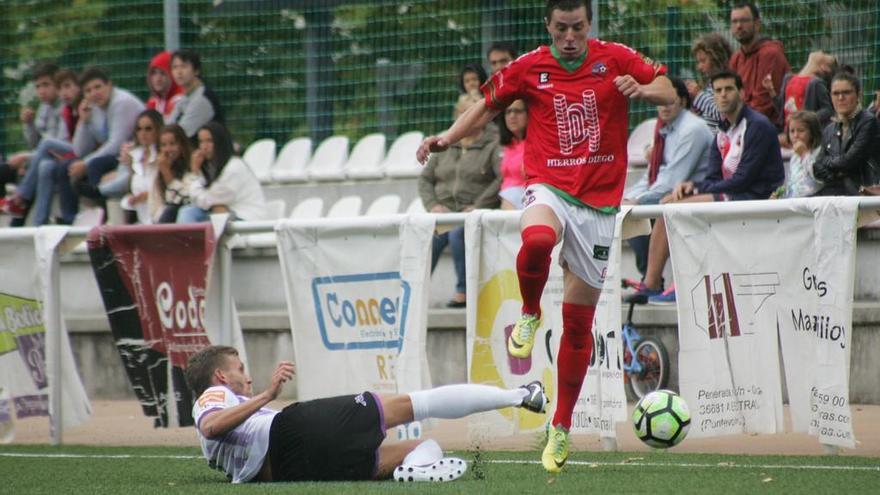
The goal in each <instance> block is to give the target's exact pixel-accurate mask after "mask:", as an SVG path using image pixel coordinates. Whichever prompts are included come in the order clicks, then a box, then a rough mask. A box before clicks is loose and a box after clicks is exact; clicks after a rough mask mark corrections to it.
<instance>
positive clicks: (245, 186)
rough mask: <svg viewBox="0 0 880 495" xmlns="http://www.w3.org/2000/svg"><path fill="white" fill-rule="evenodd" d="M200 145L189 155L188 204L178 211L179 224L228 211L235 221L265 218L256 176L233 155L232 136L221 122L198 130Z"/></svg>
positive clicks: (261, 193)
mask: <svg viewBox="0 0 880 495" xmlns="http://www.w3.org/2000/svg"><path fill="white" fill-rule="evenodd" d="M198 137H199V147H198V149H197V150H195V151H194V152H193V154H192V159H191V160H190V170H191V172H192V174H193V176H195V180H193V181H192V182H191V183H190V189H189V198H190V203H191V204H190V205H188V206H184V207H183V208H181V209H180V212H179V213H178V214H177V222H178V223H195V222H205V221H207V220H208V218H209V217H208V215H209V214H211V213H229V214H231V215H232V216H233V218H235V219H237V220H248V221H252V220H265V219H267V218H268V214H267V212H266V200H265V198H264V197H263V190H262V188H261V187H260V181H259V180H258V179H257V176H256V175H254V173H253V172H251V169H250V168H248V166H247V164H245V163H244V161H243V160H242V159H241V158H239V157H237V156H233V149H232V146H233V145H232V136H230V135H229V131H228V130H226V127H224V126H223V125H222V124H218V123H217V122H209V123H207V124H205V125H204V126H202V128H201V129H199V133H198Z"/></svg>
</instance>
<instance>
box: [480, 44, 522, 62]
mask: <svg viewBox="0 0 880 495" xmlns="http://www.w3.org/2000/svg"><path fill="white" fill-rule="evenodd" d="M492 52H507V53H509V54H510V58H511V59H514V58H516V55H517V52H516V47H515V46H513V43H510V42H508V41H496V42H495V43H492V44H491V45H489V49H488V50H486V57H488V56H489V54H490V53H492Z"/></svg>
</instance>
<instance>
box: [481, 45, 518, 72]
mask: <svg viewBox="0 0 880 495" xmlns="http://www.w3.org/2000/svg"><path fill="white" fill-rule="evenodd" d="M515 58H516V48H514V46H513V44H512V43H507V42H504V41H498V42H495V43H492V45H491V46H489V49H488V50H486V60H488V61H489V69H491V70H492V74H494V73H496V72H498V71H499V70H501V69H503V68H504V67H507V64H509V63H511V62H513V59H515Z"/></svg>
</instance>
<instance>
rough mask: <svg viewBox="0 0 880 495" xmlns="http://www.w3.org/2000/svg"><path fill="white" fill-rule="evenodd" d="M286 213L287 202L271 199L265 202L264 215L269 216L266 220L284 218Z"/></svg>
mask: <svg viewBox="0 0 880 495" xmlns="http://www.w3.org/2000/svg"><path fill="white" fill-rule="evenodd" d="M286 211H287V201H284V200H283V199H272V200H269V201H266V213H268V214H269V218H268V220H278V219H279V218H284V213H285V212H286Z"/></svg>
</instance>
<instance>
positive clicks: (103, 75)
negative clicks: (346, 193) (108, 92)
mask: <svg viewBox="0 0 880 495" xmlns="http://www.w3.org/2000/svg"><path fill="white" fill-rule="evenodd" d="M95 79H100V80H102V81H104V82H105V83H108V82H110V76H108V75H107V72H106V71H104V69H102V68H100V67H88V68H87V69H85V70H83V71H82V74H80V75H79V85H80V86H82V87H85V85H86V84H88V83H89V81H94V80H95Z"/></svg>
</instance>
